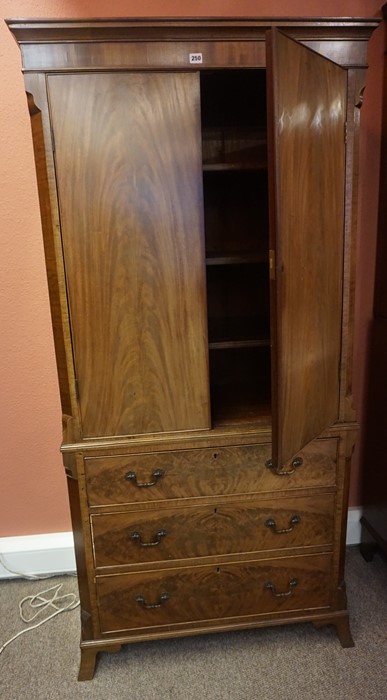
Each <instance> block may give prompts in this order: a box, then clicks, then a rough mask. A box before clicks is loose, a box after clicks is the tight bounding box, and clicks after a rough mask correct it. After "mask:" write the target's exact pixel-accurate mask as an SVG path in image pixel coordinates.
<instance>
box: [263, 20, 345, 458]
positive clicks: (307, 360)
mask: <svg viewBox="0 0 387 700" xmlns="http://www.w3.org/2000/svg"><path fill="white" fill-rule="evenodd" d="M267 72H268V75H267V78H268V79H267V85H268V115H269V119H268V132H269V133H268V142H269V190H270V198H269V199H270V238H271V242H270V247H271V271H270V276H271V339H272V430H273V463H274V466H277V467H278V466H280V465H282V464H284V463H286V462H287V461H288V460H290V459H292V458H293V457H294V456H295V454H296V453H297V452H298V451H299V450H300V449H301V448H302V447H304V446H305V445H306V444H307V443H308V442H310V441H311V440H312V439H313V438H315V437H316V436H317V435H319V434H320V433H321V432H322V431H323V430H325V429H326V428H327V427H328V426H329V425H331V424H332V423H334V422H335V421H336V420H337V418H338V407H339V370H340V351H341V323H342V308H343V306H342V279H343V248H344V196H345V189H344V188H345V122H346V71H345V70H343V69H342V68H341V67H340V66H338V65H336V64H335V63H333V62H332V61H329V60H327V59H325V58H323V57H322V56H320V55H319V54H317V53H315V52H313V51H311V50H309V49H307V48H305V47H304V46H302V45H301V44H299V43H298V42H296V41H293V40H292V39H290V38H288V37H286V36H285V35H283V34H282V33H281V32H279V31H278V30H272V31H271V32H269V40H268V44H267Z"/></svg>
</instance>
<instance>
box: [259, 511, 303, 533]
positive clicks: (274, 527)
mask: <svg viewBox="0 0 387 700" xmlns="http://www.w3.org/2000/svg"><path fill="white" fill-rule="evenodd" d="M300 522H301V518H300V516H299V515H292V517H291V518H290V525H289V527H282V528H279V527H277V523H276V521H275V520H274V518H268V519H267V520H266V521H265V525H266V527H270V528H271V529H272V531H273V532H275V534H276V535H284V534H285V533H287V532H293V530H294V528H295V526H296V525H298V523H300Z"/></svg>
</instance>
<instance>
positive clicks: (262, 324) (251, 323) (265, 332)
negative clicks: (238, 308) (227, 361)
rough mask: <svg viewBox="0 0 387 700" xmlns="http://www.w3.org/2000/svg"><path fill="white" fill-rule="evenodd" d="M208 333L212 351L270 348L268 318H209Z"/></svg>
mask: <svg viewBox="0 0 387 700" xmlns="http://www.w3.org/2000/svg"><path fill="white" fill-rule="evenodd" d="M208 332H209V340H210V342H209V347H210V349H211V350H215V349H221V348H231V347H235V348H236V347H240V348H242V347H269V346H270V331H269V319H268V318H256V317H254V318H251V317H239V318H236V317H231V318H209V319H208Z"/></svg>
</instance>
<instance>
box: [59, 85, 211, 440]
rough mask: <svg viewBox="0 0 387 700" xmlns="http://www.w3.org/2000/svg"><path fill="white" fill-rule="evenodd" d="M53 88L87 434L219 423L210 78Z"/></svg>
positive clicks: (67, 258)
mask: <svg viewBox="0 0 387 700" xmlns="http://www.w3.org/2000/svg"><path fill="white" fill-rule="evenodd" d="M48 84H49V98H50V109H51V116H52V123H53V131H54V138H55V149H56V152H55V159H56V169H57V174H58V183H59V184H58V186H59V200H60V214H61V225H62V236H63V248H64V256H65V267H66V275H67V283H68V295H69V304H70V315H71V332H72V338H73V347H74V355H75V366H76V374H77V378H78V382H79V393H80V411H81V418H82V427H83V435H84V436H89V437H94V436H99V435H120V434H131V433H132V434H134V433H147V432H158V431H169V430H183V429H200V428H208V427H209V426H210V417H209V415H210V411H209V390H208V358H207V321H206V299H205V267H204V250H203V223H202V220H203V215H202V211H203V204H202V184H201V182H202V180H201V141H200V101H199V80H198V75H197V74H194V73H191V74H184V73H180V74H173V73H146V74H141V73H136V74H129V73H126V74H125V73H115V74H108V73H106V74H98V75H66V76H60V75H54V76H50V77H49V78H48Z"/></svg>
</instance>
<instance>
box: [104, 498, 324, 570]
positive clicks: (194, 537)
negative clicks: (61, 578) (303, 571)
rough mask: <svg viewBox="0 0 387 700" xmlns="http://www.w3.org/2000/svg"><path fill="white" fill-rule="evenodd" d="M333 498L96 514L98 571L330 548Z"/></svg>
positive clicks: (287, 499)
mask: <svg viewBox="0 0 387 700" xmlns="http://www.w3.org/2000/svg"><path fill="white" fill-rule="evenodd" d="M333 515H334V495H332V494H324V495H320V496H313V497H312V496H311V497H308V498H290V499H289V498H286V499H276V500H274V499H265V500H263V501H248V502H244V503H243V502H242V503H240V504H231V505H229V504H220V505H217V506H202V507H193V508H191V507H185V508H170V509H163V510H162V511H161V512H160V511H153V512H152V511H139V512H135V513H115V514H113V515H93V516H92V517H91V523H92V533H93V544H94V558H95V565H96V567H104V566H116V565H125V564H136V563H143V562H161V561H168V560H172V559H188V558H192V557H206V556H212V555H222V554H234V553H238V552H256V551H261V550H276V549H286V548H290V547H299V546H308V545H309V546H310V545H315V546H319V545H329V544H330V543H331V542H332V539H333V522H334V517H333Z"/></svg>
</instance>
